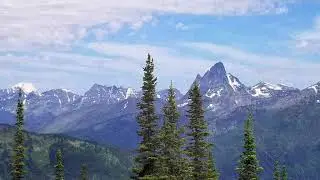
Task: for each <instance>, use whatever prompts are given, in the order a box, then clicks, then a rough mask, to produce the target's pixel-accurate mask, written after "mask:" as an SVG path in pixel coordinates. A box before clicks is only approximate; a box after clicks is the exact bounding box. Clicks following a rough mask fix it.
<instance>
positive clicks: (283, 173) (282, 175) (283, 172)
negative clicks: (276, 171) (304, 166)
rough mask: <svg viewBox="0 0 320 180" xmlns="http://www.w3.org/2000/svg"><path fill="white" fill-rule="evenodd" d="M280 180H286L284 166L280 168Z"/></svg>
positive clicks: (286, 174)
mask: <svg viewBox="0 0 320 180" xmlns="http://www.w3.org/2000/svg"><path fill="white" fill-rule="evenodd" d="M281 180H288V172H287V168H286V166H282V169H281Z"/></svg>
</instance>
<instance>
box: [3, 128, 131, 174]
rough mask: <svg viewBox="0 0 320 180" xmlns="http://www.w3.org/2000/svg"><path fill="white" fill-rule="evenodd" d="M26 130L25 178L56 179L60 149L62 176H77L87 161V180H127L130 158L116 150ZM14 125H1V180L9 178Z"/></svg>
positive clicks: (74, 139) (128, 155)
mask: <svg viewBox="0 0 320 180" xmlns="http://www.w3.org/2000/svg"><path fill="white" fill-rule="evenodd" d="M24 133H25V138H26V139H25V142H26V143H25V145H26V159H27V161H26V166H27V167H28V174H26V175H25V179H32V180H43V179H46V180H53V179H55V168H54V166H55V165H56V157H55V155H56V152H57V150H58V149H61V151H62V152H63V160H64V169H65V172H66V173H65V179H68V180H69V179H78V178H79V171H80V167H79V165H80V164H83V163H86V165H87V167H88V175H89V177H90V180H101V179H108V180H127V179H128V178H129V177H130V175H131V174H130V167H132V157H131V155H130V154H129V153H127V152H122V151H120V150H119V149H116V148H113V147H109V146H105V145H98V144H96V143H92V142H87V141H83V140H79V139H76V138H70V137H66V136H61V135H38V134H34V133H27V132H24ZM14 134H15V128H12V127H10V126H7V125H0V179H10V177H9V173H10V169H9V168H10V167H9V163H6V162H10V156H11V155H10V152H11V151H12V148H13V144H14V138H13V135H14Z"/></svg>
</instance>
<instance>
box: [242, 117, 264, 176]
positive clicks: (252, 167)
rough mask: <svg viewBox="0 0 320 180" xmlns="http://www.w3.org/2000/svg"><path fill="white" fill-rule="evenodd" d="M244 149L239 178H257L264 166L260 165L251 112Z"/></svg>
mask: <svg viewBox="0 0 320 180" xmlns="http://www.w3.org/2000/svg"><path fill="white" fill-rule="evenodd" d="M243 148H244V151H243V152H242V154H241V156H240V162H239V165H238V167H237V171H238V174H239V180H257V179H259V173H260V172H261V171H262V167H260V165H259V161H258V158H257V152H256V143H255V138H254V131H253V115H252V113H250V114H249V116H248V119H247V120H246V121H245V126H244V146H243Z"/></svg>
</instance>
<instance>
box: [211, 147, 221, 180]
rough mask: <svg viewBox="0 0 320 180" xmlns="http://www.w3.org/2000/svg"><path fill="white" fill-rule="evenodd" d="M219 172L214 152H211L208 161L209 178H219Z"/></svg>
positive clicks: (216, 179) (212, 179) (213, 179)
mask: <svg viewBox="0 0 320 180" xmlns="http://www.w3.org/2000/svg"><path fill="white" fill-rule="evenodd" d="M219 176H220V174H219V172H218V170H217V168H216V165H215V161H214V159H213V155H212V152H211V151H210V152H209V161H208V180H218V179H219Z"/></svg>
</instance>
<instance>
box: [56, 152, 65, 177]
mask: <svg viewBox="0 0 320 180" xmlns="http://www.w3.org/2000/svg"><path fill="white" fill-rule="evenodd" d="M55 169H56V180H64V165H63V160H62V152H61V150H60V149H59V150H58V151H57V153H56V165H55Z"/></svg>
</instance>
